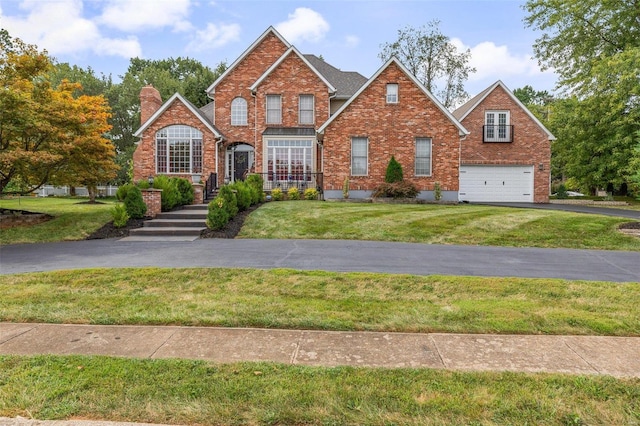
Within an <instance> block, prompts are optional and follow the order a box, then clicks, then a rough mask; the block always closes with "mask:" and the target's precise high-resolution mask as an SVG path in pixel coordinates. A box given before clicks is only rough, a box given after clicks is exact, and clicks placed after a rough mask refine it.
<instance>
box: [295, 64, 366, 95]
mask: <svg viewBox="0 0 640 426" xmlns="http://www.w3.org/2000/svg"><path fill="white" fill-rule="evenodd" d="M304 57H305V58H306V59H307V61H309V63H310V64H311V65H313V67H314V68H315V69H316V70H318V72H319V73H320V74H322V75H323V76H324V78H326V79H327V81H328V82H329V83H331V84H332V85H333V87H335V88H336V98H341V99H348V98H350V97H351V96H353V95H354V94H355V93H356V92H357V91H358V89H360V87H362V85H363V84H365V83H366V82H367V78H366V77H365V76H363V75H362V74H360V73H357V72H354V71H341V70H339V69H338V68H336V67H334V66H332V65H329V64H328V63H326V62H325V61H323V60H322V59H320V58H318V57H317V56H316V55H304Z"/></svg>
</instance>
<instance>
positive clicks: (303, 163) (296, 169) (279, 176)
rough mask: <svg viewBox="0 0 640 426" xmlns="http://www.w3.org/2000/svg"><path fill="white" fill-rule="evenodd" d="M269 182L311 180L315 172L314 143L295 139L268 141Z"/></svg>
mask: <svg viewBox="0 0 640 426" xmlns="http://www.w3.org/2000/svg"><path fill="white" fill-rule="evenodd" d="M266 145H267V173H268V179H269V180H277V181H278V180H279V181H287V180H296V181H300V180H310V179H311V175H310V173H312V172H313V141H312V140H294V139H269V140H267V144H266Z"/></svg>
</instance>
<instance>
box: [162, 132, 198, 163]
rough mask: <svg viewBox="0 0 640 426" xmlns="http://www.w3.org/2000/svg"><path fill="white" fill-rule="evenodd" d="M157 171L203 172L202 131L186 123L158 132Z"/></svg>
mask: <svg viewBox="0 0 640 426" xmlns="http://www.w3.org/2000/svg"><path fill="white" fill-rule="evenodd" d="M156 172H157V173H202V132H201V131H200V130H198V129H196V128H194V127H190V126H184V125H174V126H168V127H165V128H164V129H161V130H159V131H158V132H157V133H156Z"/></svg>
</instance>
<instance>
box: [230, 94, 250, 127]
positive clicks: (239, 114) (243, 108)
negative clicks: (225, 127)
mask: <svg viewBox="0 0 640 426" xmlns="http://www.w3.org/2000/svg"><path fill="white" fill-rule="evenodd" d="M231 125H232V126H246V125H247V101H245V100H244V99H243V98H235V99H234V100H233V101H231Z"/></svg>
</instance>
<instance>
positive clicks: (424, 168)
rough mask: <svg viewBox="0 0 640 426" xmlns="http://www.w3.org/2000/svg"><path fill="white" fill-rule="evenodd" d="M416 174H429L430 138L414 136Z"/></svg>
mask: <svg viewBox="0 0 640 426" xmlns="http://www.w3.org/2000/svg"><path fill="white" fill-rule="evenodd" d="M416 176H431V138H416Z"/></svg>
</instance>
